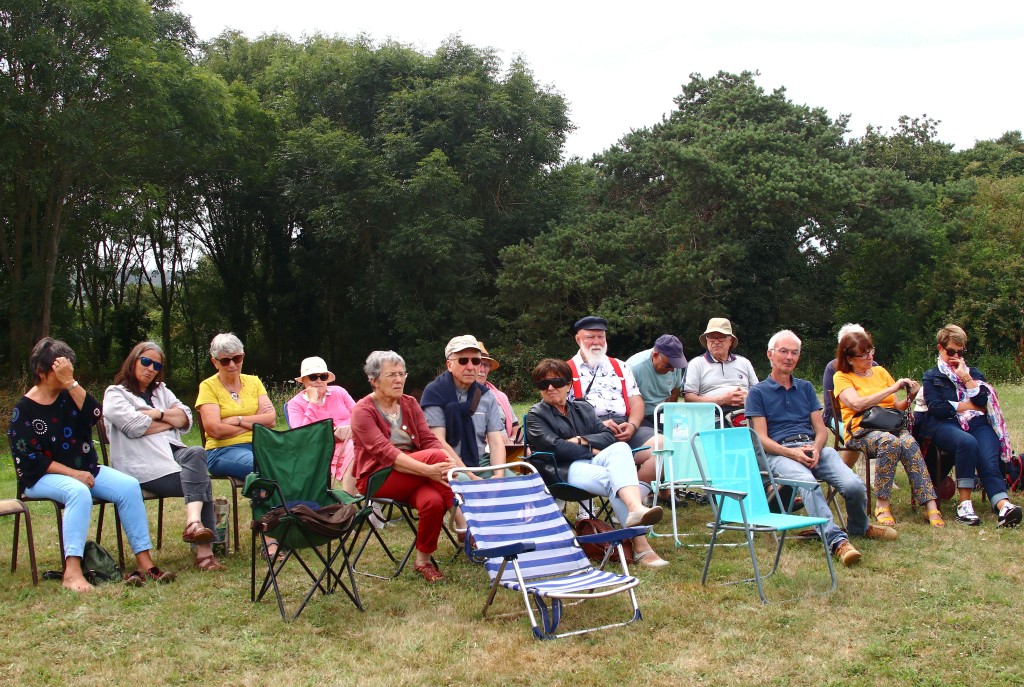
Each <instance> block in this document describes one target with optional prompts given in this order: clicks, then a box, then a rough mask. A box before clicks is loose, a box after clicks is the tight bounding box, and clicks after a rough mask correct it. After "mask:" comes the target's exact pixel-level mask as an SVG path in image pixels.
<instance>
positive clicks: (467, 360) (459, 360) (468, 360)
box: [451, 358, 483, 365]
mask: <svg viewBox="0 0 1024 687" xmlns="http://www.w3.org/2000/svg"><path fill="white" fill-rule="evenodd" d="M451 360H454V361H455V362H457V363H458V364H459V365H469V363H471V362H472V363H473V364H474V365H479V364H480V361H481V360H483V358H452V359H451Z"/></svg>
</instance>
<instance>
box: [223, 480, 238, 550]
mask: <svg viewBox="0 0 1024 687" xmlns="http://www.w3.org/2000/svg"><path fill="white" fill-rule="evenodd" d="M228 483H229V484H230V485H231V510H232V513H233V514H234V521H235V553H238V538H239V537H238V488H239V487H238V486H236V485H235V481H234V479H231V480H229V482H228ZM224 550H225V551H227V548H226V547H225V549H224Z"/></svg>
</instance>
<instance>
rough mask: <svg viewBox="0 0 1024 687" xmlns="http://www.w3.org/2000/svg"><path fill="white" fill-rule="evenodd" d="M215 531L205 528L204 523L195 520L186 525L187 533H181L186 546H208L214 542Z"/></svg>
mask: <svg viewBox="0 0 1024 687" xmlns="http://www.w3.org/2000/svg"><path fill="white" fill-rule="evenodd" d="M213 536H214V535H213V530H211V529H210V528H209V527H203V523H201V522H199V521H198V520H193V521H192V522H190V523H189V524H187V525H185V531H184V532H182V533H181V539H182V541H184V542H185V543H186V544H208V543H210V542H212V541H213Z"/></svg>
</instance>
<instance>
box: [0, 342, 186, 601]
mask: <svg viewBox="0 0 1024 687" xmlns="http://www.w3.org/2000/svg"><path fill="white" fill-rule="evenodd" d="M28 366H29V370H30V371H31V374H32V381H33V384H32V388H31V389H29V390H28V392H27V393H26V394H25V395H24V396H22V397H21V399H20V400H19V401H18V402H17V403H16V404H15V406H14V410H13V411H12V412H11V425H10V427H9V428H8V430H7V438H8V439H9V440H10V442H11V454H12V456H13V458H14V472H15V474H16V475H17V478H18V488H19V491H23V492H24V494H25V495H26V496H29V497H31V498H40V499H51V500H53V501H57V502H58V503H62V504H64V512H63V514H62V515H63V520H62V522H63V527H64V551H63V554H64V588H65V589H69V590H71V591H73V592H88V591H90V590H92V588H93V587H92V585H91V584H90V583H89V581H88V580H86V579H85V575H84V574H83V573H82V556H83V554H84V553H85V540H86V537H87V536H88V534H89V520H90V518H91V517H92V500H93V497H94V496H95V497H98V498H101V499H104V500H106V501H109V502H111V503H113V504H114V505H115V507H116V508H117V512H118V515H119V516H120V518H121V525H122V526H123V527H124V532H125V534H126V535H127V536H128V544H129V545H130V546H131V548H132V551H133V552H134V553H135V560H136V570H134V571H132V572H131V573H130V574H129V575H128V576H127V577H126V578H125V584H128V585H130V586H133V587H139V586H142V585H143V584H145V582H146V581H147V580H152V581H153V582H163V583H166V582H171V581H172V580H174V573H171V572H166V571H163V570H160V568H158V567H156V564H155V563H153V559H152V557H150V555H149V551H150V549H151V548H152V542H151V540H150V538H149V519H148V518H147V517H146V506H145V504H144V503H143V502H142V490H141V489H139V481H138V480H137V479H135V478H134V477H131V476H130V475H126V474H124V473H122V472H120V471H118V470H115V469H114V468H112V467H107V466H106V465H100V464H99V460H97V454H96V450H95V449H94V448H93V444H92V427H93V425H95V424H96V422H97V421H98V420H99V419H100V416H101V415H102V409H101V408H100V404H99V403H98V402H97V401H96V399H95V398H93V396H92V394H90V393H89V392H88V391H86V390H85V387H83V386H82V385H81V384H79V383H78V381H77V380H76V379H75V352H74V351H73V350H72V349H71V347H70V346H68V345H67V344H66V343H64V342H63V341H59V340H57V339H51V338H50V337H46V338H43V339H40V340H39V341H38V342H36V345H35V346H34V347H33V348H32V353H31V354H30V355H29V359H28Z"/></svg>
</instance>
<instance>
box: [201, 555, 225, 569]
mask: <svg viewBox="0 0 1024 687" xmlns="http://www.w3.org/2000/svg"><path fill="white" fill-rule="evenodd" d="M195 565H196V567H197V568H199V569H200V570H202V571H203V572H212V571H214V570H227V566H225V565H221V564H220V563H219V562H217V559H216V557H214V555H213V554H210V555H209V556H196V563H195Z"/></svg>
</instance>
